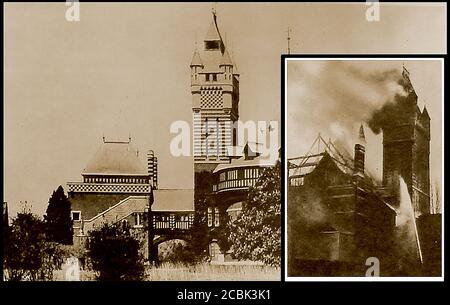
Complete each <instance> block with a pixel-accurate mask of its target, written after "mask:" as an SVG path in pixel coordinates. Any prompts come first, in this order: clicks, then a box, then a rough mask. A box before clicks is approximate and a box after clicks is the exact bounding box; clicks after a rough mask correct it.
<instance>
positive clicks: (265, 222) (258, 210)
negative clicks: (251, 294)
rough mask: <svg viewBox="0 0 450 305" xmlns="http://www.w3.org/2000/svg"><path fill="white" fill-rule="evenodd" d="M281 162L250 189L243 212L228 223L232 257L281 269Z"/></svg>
mask: <svg viewBox="0 0 450 305" xmlns="http://www.w3.org/2000/svg"><path fill="white" fill-rule="evenodd" d="M280 182H281V177H280V162H277V164H276V166H274V167H273V168H267V169H265V170H264V172H263V174H262V175H261V177H260V178H259V179H258V181H257V182H256V184H255V187H253V188H251V189H250V190H249V194H248V197H247V200H246V202H244V203H243V206H242V212H241V214H239V216H238V217H237V218H236V220H234V221H231V222H230V223H229V226H230V237H229V241H230V243H231V245H232V250H233V256H234V257H235V258H238V259H240V260H252V261H260V262H263V263H265V264H267V265H271V266H280V255H281V191H280Z"/></svg>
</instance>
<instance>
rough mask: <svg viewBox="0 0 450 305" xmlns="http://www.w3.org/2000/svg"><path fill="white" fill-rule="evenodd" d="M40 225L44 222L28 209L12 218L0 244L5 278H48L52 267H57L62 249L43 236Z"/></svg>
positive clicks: (51, 277)
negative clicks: (6, 275) (4, 238)
mask: <svg viewBox="0 0 450 305" xmlns="http://www.w3.org/2000/svg"><path fill="white" fill-rule="evenodd" d="M44 227H45V225H44V222H43V221H42V220H41V219H40V218H39V217H37V216H36V215H34V214H32V213H31V212H29V211H25V210H24V211H22V212H21V213H18V214H17V216H16V218H14V219H13V221H12V223H11V226H10V227H9V229H8V236H7V240H4V244H3V246H4V249H3V251H4V267H5V268H6V270H7V274H8V279H9V280H11V281H23V280H32V281H38V280H42V281H45V280H52V279H53V271H54V270H57V269H59V268H61V265H62V263H63V261H64V251H63V250H62V249H61V247H60V245H59V244H57V243H54V242H48V241H47V240H46V236H45V234H44Z"/></svg>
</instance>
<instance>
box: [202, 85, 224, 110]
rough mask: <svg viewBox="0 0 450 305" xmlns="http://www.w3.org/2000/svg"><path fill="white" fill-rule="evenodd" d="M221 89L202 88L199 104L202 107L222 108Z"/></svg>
mask: <svg viewBox="0 0 450 305" xmlns="http://www.w3.org/2000/svg"><path fill="white" fill-rule="evenodd" d="M222 105H223V104H222V90H220V89H203V90H202V91H201V95H200V106H201V108H202V109H220V108H222Z"/></svg>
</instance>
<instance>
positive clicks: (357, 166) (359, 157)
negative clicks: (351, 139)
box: [353, 124, 366, 177]
mask: <svg viewBox="0 0 450 305" xmlns="http://www.w3.org/2000/svg"><path fill="white" fill-rule="evenodd" d="M365 144H366V137H365V136H364V127H363V125H362V124H361V127H360V128H359V138H358V142H357V143H356V144H355V157H354V165H353V166H354V175H355V176H361V177H364V160H365V157H366V148H365Z"/></svg>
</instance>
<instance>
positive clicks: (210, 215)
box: [208, 208, 213, 227]
mask: <svg viewBox="0 0 450 305" xmlns="http://www.w3.org/2000/svg"><path fill="white" fill-rule="evenodd" d="M212 218H213V215H212V208H208V227H212V224H213V220H212Z"/></svg>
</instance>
